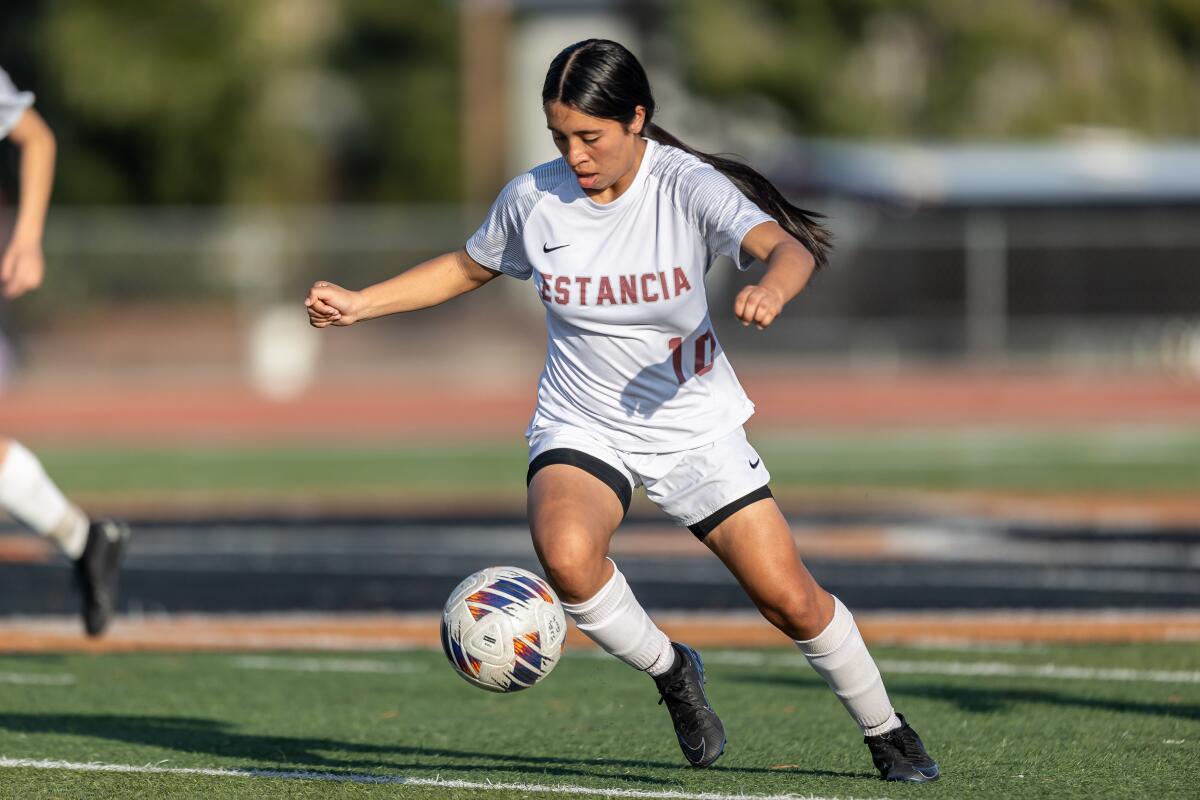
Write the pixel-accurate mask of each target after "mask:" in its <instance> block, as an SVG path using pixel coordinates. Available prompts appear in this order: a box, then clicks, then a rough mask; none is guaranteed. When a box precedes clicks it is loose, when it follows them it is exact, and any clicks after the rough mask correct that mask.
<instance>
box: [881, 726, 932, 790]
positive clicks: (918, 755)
mask: <svg viewBox="0 0 1200 800" xmlns="http://www.w3.org/2000/svg"><path fill="white" fill-rule="evenodd" d="M896 716H897V717H899V718H900V723H901V724H900V727H899V728H896V729H895V730H894V731H888V732H887V733H881V734H879V735H878V736H866V737H864V738H863V741H864V742H866V743H867V747H869V748H870V749H871V760H872V761H874V762H875V766H876V768H878V770H879V774H880V775H881V776H882V777H883V779H884V780H885V781H908V782H909V783H929V782H930V781H936V780H937V779H938V777H939V776H940V775H941V771H940V770H938V765H937V762H936V761H934V760H933V759H932V758H930V757H929V753H926V752H925V745H924V744H923V743H922V742H921V737H920V736H917V732H916V731H914V730H913V729H912V727H911V726H909V724H908V722H906V721H905V719H904V715H903V714H897V715H896Z"/></svg>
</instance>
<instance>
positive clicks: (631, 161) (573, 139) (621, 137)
mask: <svg viewBox="0 0 1200 800" xmlns="http://www.w3.org/2000/svg"><path fill="white" fill-rule="evenodd" d="M545 111H546V127H548V128H549V129H550V134H551V135H552V136H553V137H554V145H555V146H556V147H557V148H558V152H560V153H562V157H563V159H564V160H565V161H566V162H567V165H568V166H569V167H570V168H571V169H572V170H574V172H575V175H576V177H577V178H578V180H579V185H580V186H581V187H582V188H583V190H584V191H585V192H587V194H588V195H589V196H591V197H592V198H593V199H597V200H600V201H602V202H605V201H608V200H613V199H616V197H618V196H619V195H620V194H621V193H622V192H624V191H625V189H627V188H628V187H629V184H630V183H632V182H633V178H634V176H635V175H636V174H637V166H638V164H639V163H640V161H641V157H642V152H643V151H644V150H645V147H646V143H645V142H644V141H643V140H642V136H641V134H642V126H643V125H644V124H645V122H646V109H645V108H643V107H642V106H638V107H637V111H636V112H635V115H634V118H633V120H632V121H631V122H630V123H629V125H628V127H626V126H625V125H624V124H622V123H620V122H617V121H616V120H612V119H602V118H600V117H592V116H588V115H587V114H584V113H583V112H582V111H580V110H578V109H576V108H573V107H571V106H568V105H564V104H563V103H560V102H559V101H557V100H552V101H551V102H549V103H547V104H546V105H545Z"/></svg>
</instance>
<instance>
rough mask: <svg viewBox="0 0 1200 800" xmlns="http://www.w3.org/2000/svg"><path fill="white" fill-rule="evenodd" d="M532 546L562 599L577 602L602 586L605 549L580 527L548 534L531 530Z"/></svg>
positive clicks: (590, 595)
mask: <svg viewBox="0 0 1200 800" xmlns="http://www.w3.org/2000/svg"><path fill="white" fill-rule="evenodd" d="M534 547H535V549H536V550H537V554H538V559H539V560H540V561H541V563H542V568H543V569H545V571H546V577H547V578H548V579H549V580H550V583H551V585H552V586H554V588H555V590H556V591H558V593H559V595H560V596H561V597H562V599H563V600H564V601H565V602H568V603H571V602H575V603H578V602H581V601H583V600H586V599H587V598H589V597H592V596H593V595H594V594H595V593H596V592H597V591H599V590H600V587H601V586H603V585H604V579H605V572H606V571H607V560H606V558H605V557H606V556H607V555H608V553H607V548H606V547H605V546H604V545H603V543H602V542H601V541H598V540H597V538H596V537H595V536H593V535H591V534H590V533H589V532H587V531H584V530H582V529H576V530H572V529H571V528H570V527H563V528H559V529H558V530H555V531H554V532H553V533H552V534H548V535H539V533H538V532H537V531H535V532H534Z"/></svg>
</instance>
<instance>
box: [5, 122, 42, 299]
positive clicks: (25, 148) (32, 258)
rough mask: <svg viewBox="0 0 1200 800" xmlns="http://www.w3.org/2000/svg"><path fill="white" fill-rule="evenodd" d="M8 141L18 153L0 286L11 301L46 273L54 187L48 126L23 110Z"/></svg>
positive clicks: (40, 281)
mask: <svg viewBox="0 0 1200 800" xmlns="http://www.w3.org/2000/svg"><path fill="white" fill-rule="evenodd" d="M8 137H9V138H10V139H11V140H12V142H13V144H15V145H17V147H19V148H20V149H21V199H20V205H19V206H18V208H17V222H16V225H15V226H14V227H13V234H12V239H11V240H10V241H9V243H8V247H7V248H5V250H4V257H3V260H0V286H2V287H3V288H4V296H5V297H7V298H9V299H12V298H14V297H20V296H21V295H23V294H25V292H28V291H30V290H31V289H36V288H38V287H39V286H41V285H42V277H43V275H44V274H45V271H46V263H45V258H44V257H43V255H42V232H43V230H44V229H45V227H46V210H47V209H48V208H49V206H50V189H51V186H52V185H53V183H54V153H55V142H54V133H53V132H52V131H51V130H50V126H48V125H47V124H46V122H45V120H43V119H42V117H41V115H40V114H38V113H37V112H36V111H34V110H33V109H32V108H27V109H25V112H24V113H23V114H21V119H20V120H18V121H17V124H16V126H15V127H14V128H13V129H12V130H11V131H9V134H8Z"/></svg>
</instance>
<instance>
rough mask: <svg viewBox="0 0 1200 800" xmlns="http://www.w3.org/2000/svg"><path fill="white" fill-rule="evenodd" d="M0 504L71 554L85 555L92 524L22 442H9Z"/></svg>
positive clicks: (1, 475)
mask: <svg viewBox="0 0 1200 800" xmlns="http://www.w3.org/2000/svg"><path fill="white" fill-rule="evenodd" d="M0 506H3V507H4V509H5V510H6V511H8V513H10V514H12V515H13V517H15V518H16V519H17V521H18V522H20V523H22V524H23V525H25V526H26V527H28V528H29V529H30V530H32V531H34V532H36V533H40V534H41V535H42V536H48V537H50V538H51V539H54V540H55V541H56V542H58V544H59V547H61V548H62V551H63V553H65V554H66V555H67V557H68V558H70V559H77V558H79V557H80V556H81V555H83V548H84V547H85V546H86V545H87V534H88V525H89V524H91V523H90V521H89V520H88V518H87V515H85V514H84V513H83V512H82V511H80V510H79V509H78V508H76V507H75V506H74V505H73V504H72V503H71V502H70V501H69V500H67V498H66V497H65V496H63V493H62V492H61V491H59V489H58V487H57V486H55V485H54V481H52V480H50V477H49V476H48V475H46V471H45V470H44V469H42V463H41V462H40V461H38V460H37V456H35V455H34V454H33V453H31V452H29V450H28V449H26V448H25V447H24V446H23V445H22V444H21V443H20V442H14V441H10V442H9V443H8V455H6V456H5V457H4V463H2V464H0Z"/></svg>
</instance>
